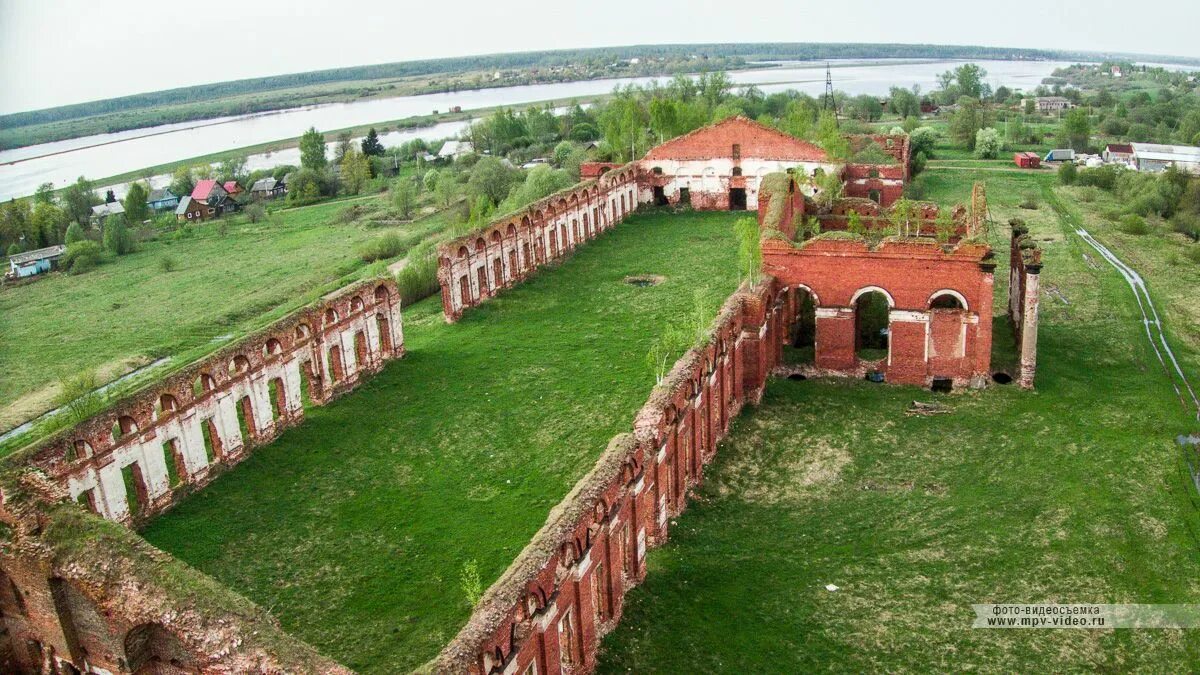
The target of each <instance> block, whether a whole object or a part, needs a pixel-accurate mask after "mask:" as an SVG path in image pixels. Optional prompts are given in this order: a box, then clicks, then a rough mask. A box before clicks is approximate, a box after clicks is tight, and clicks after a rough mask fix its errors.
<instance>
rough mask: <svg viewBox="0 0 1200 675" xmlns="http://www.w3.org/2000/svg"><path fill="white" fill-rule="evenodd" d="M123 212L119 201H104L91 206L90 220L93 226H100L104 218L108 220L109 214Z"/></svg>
mask: <svg viewBox="0 0 1200 675" xmlns="http://www.w3.org/2000/svg"><path fill="white" fill-rule="evenodd" d="M124 213H125V207H124V206H121V202H106V203H104V204H97V205H95V206H93V207H92V218H91V222H92V225H94V226H100V225H103V224H104V221H105V220H108V217H109V216H114V215H117V214H121V215H124Z"/></svg>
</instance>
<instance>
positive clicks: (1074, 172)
mask: <svg viewBox="0 0 1200 675" xmlns="http://www.w3.org/2000/svg"><path fill="white" fill-rule="evenodd" d="M1078 179H1079V169H1078V168H1077V167H1076V166H1075V162H1067V163H1066V164H1063V165H1062V166H1060V167H1058V182H1060V183H1062V184H1063V185H1074V184H1075V181H1076V180H1078Z"/></svg>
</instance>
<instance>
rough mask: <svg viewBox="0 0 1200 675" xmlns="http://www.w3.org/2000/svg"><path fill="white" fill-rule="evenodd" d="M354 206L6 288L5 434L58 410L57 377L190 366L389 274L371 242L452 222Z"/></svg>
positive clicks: (206, 227) (286, 213)
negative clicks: (379, 222)
mask: <svg viewBox="0 0 1200 675" xmlns="http://www.w3.org/2000/svg"><path fill="white" fill-rule="evenodd" d="M370 201H373V202H377V201H379V198H374V197H373V198H370ZM355 203H365V200H359V201H356V202H355ZM348 205H349V202H346V201H341V202H332V203H326V204H319V205H315V206H309V207H301V208H295V209H286V210H282V211H279V212H277V213H275V214H273V215H272V216H271V218H270V219H269V220H267V221H263V222H260V223H257V224H252V223H248V222H244V221H243V220H242V219H240V218H239V219H236V220H235V221H233V222H229V221H210V222H208V223H205V224H203V225H200V226H194V227H193V234H192V235H191V236H189V237H186V238H175V237H173V236H172V235H170V234H167V235H163V236H162V237H160V238H159V239H157V240H154V241H147V242H144V243H143V244H142V245H141V246H140V249H139V250H138V251H136V252H134V253H131V254H129V255H126V256H121V257H119V258H116V259H115V260H113V261H111V262H109V263H107V264H105V265H102V266H100V267H98V268H96V269H95V270H92V271H91V272H88V273H86V274H82V275H77V276H73V275H67V274H55V275H52V276H51V277H49V278H47V279H43V280H41V281H37V282H35V283H32V284H29V285H24V286H17V287H14V288H7V289H4V290H3V291H0V343H3V345H4V348H3V349H0V372H3V373H4V376H3V377H0V430H4V429H8V428H10V427H12V426H14V425H16V424H18V423H20V422H23V421H25V420H26V419H29V418H30V417H33V416H35V415H37V414H39V413H41V412H44V411H45V410H46V409H48V408H49V407H51V404H50V401H51V399H52V398H53V397H54V395H55V393H56V392H57V387H58V378H59V377H62V376H72V375H75V374H77V373H79V372H80V371H82V370H95V371H97V373H98V375H99V380H100V383H103V382H106V381H108V380H111V379H112V378H114V377H116V376H118V375H121V374H122V373H124V372H127V371H129V370H131V369H132V368H135V367H137V366H139V365H143V364H145V363H148V362H150V361H152V360H154V359H155V358H158V357H160V356H165V355H170V356H172V357H173V358H174V359H175V362H176V363H180V364H182V363H188V362H190V361H192V360H193V359H194V358H196V357H197V356H199V355H201V354H202V353H203V352H204V351H207V350H209V349H212V348H213V347H215V346H219V343H220V342H221V341H222V340H226V339H229V338H231V337H233V336H237V335H240V334H242V333H245V332H246V331H248V330H250V329H252V328H254V327H257V326H259V325H262V324H264V323H266V322H268V321H269V320H271V319H273V318H277V317H278V316H281V315H282V314H284V313H285V312H287V311H290V310H292V309H294V308H296V307H298V306H300V305H302V304H303V303H304V302H306V301H308V300H311V299H313V298H315V297H317V296H318V295H319V294H320V293H322V292H326V291H328V290H331V289H332V288H335V287H336V286H337V285H339V284H341V283H345V282H346V281H348V280H349V279H352V278H353V277H354V276H358V275H362V274H367V273H369V272H370V271H372V270H376V269H379V270H381V269H382V265H383V264H384V263H376V264H375V265H373V266H372V267H371V268H370V269H368V267H367V266H366V265H365V264H364V263H363V262H362V261H361V260H359V258H358V257H357V255H356V249H357V248H358V247H359V246H360V245H362V244H363V243H364V242H366V241H368V240H371V239H373V238H376V237H379V236H381V235H383V234H385V233H387V232H399V233H400V234H401V235H402V236H405V237H410V238H411V239H412V240H413V243H415V242H416V241H417V240H419V239H420V238H421V237H422V236H424V235H426V234H428V233H431V232H435V231H438V230H440V229H442V228H445V227H446V225H447V223H446V222H445V219H444V218H442V217H440V216H434V217H431V218H427V219H424V220H419V221H417V222H414V223H412V224H410V225H401V226H393V227H371V226H368V225H366V224H364V223H361V222H347V221H346V218H345V217H343V215H342V214H343V213H344V212H345V210H346V209H347V207H348ZM164 260H168V261H170V262H169V263H164ZM168 268H169V269H168ZM214 341H216V342H214Z"/></svg>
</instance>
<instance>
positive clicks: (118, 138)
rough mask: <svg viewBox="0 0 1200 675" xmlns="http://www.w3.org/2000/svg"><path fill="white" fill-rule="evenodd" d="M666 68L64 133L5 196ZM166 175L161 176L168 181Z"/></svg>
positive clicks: (4, 173)
mask: <svg viewBox="0 0 1200 675" xmlns="http://www.w3.org/2000/svg"><path fill="white" fill-rule="evenodd" d="M831 63H832V64H833V85H834V87H835V88H836V89H838V90H840V91H844V92H846V93H849V94H875V95H883V94H886V93H887V92H888V89H889V88H890V87H893V86H899V87H911V86H913V85H919V86H920V87H921V89H922V90H923V91H932V90H933V89H934V88H935V87H936V85H937V75H938V73H941V72H944V71H946V70H948V69H950V68H953V67H955V66H957V65H958V64H959V63H961V62H960V61H947V60H932V59H931V60H924V61H911V60H907V61H900V62H898V61H892V60H887V59H878V60H856V61H842V62H839V61H833V62H831ZM975 63H978V64H979V65H981V66H983V67H984V68H985V69H986V70H987V71H988V77H987V81H988V82H989V83H990V84H991V85H992V86H993V87H997V86H1000V85H1005V86H1007V87H1010V88H1023V89H1032V88H1033V87H1036V86H1037V85H1038V84H1039V83H1040V82H1041V81H1042V78H1044V77H1046V76H1048V75H1050V73H1051V72H1053V71H1054V69H1055V68H1058V67H1060V66H1064V65H1068V64H1066V63H1064V62H1056V61H976V62H975ZM729 75H730V79H732V80H733V81H734V82H735V83H736V84H739V85H751V84H753V85H755V86H757V87H758V88H759V89H761V90H762V91H764V92H766V93H773V92H777V91H784V90H786V89H796V90H798V91H803V92H807V93H809V94H813V95H819V94H821V93H822V92H824V90H825V64H824V63H813V62H781V63H779V64H778V66H777V67H771V68H762V69H753V70H740V71H732V72H730V73H729ZM668 79H669V78H665V77H658V78H655V77H639V78H625V79H607V80H588V81H582V82H563V83H557V84H535V85H524V86H518V87H503V88H496V89H478V90H473V91H459V92H452V93H440V94H424V95H420V96H400V97H395V98H384V99H371V100H366V101H356V102H352V103H331V104H323V105H315V106H306V107H301V108H291V109H287V110H279V111H274V112H269V113H256V114H252V115H239V116H233V117H224V118H216V119H211V120H200V121H193V122H181V123H177V124H164V125H160V126H155V127H148V128H145V129H133V130H129V131H122V132H118V133H113V134H97V135H94V136H87V137H82V138H74V139H70V140H65V141H56V142H54V143H44V144H41V145H34V146H29V147H24V148H17V149H14V150H6V151H3V152H0V199H9V198H10V197H22V196H25V195H29V194H32V193H33V191H34V190H35V189H36V188H37V186H38V185H40V184H42V183H47V182H49V183H53V184H54V186H55V187H56V188H60V187H64V186H65V185H67V184H68V183H70V182H72V181H74V180H75V179H76V178H77V177H79V176H81V175H83V176H88V177H92V178H96V177H103V176H112V175H116V174H120V173H125V172H129V171H136V170H138V169H141V168H144V167H150V166H156V165H159V164H166V163H168V162H175V161H178V160H183V159H188V158H191V157H199V156H202V155H207V154H211V153H214V152H221V151H223V150H229V149H233V148H240V147H247V146H251V145H258V144H261V143H268V142H272V141H279V140H283V139H288V138H294V137H296V136H299V135H300V134H301V133H303V132H304V131H305V130H306V129H308V128H309V127H316V128H317V129H321V130H329V129H341V128H346V127H353V126H359V125H364V124H371V123H381V122H386V121H391V120H398V119H403V118H407V117H415V116H418V115H428V114H430V113H431V112H433V111H434V110H438V111H442V112H446V111H449V110H450V108H451V107H453V106H461V107H462V109H463V110H464V111H469V110H479V109H482V108H490V107H495V106H506V105H507V106H511V105H522V104H528V103H533V102H538V101H549V100H554V101H559V102H562V101H565V100H570V99H572V98H578V97H584V96H594V95H597V94H605V93H608V92H611V91H612V90H613V88H614V87H616V86H618V85H626V84H648V83H649V82H652V81H659V82H665V81H667V80H668ZM467 123H468V122H465V121H457V122H445V123H442V124H437V125H434V126H430V127H425V128H421V129H413V130H406V131H395V130H393V131H391V132H384V133H381V136H382V139H381V140H382V142H383V144H384V145H385V146H392V145H398V144H400V143H402V142H404V141H406V140H409V139H412V138H426V139H436V138H445V137H448V136H453V135H455V134H457V133H458V132H460V131H461V130H462V129H463V128H464V127H465V126H466V124H467ZM297 160H298V153H297V152H296V151H295V150H294V149H293V150H291V151H287V150H285V151H281V152H277V153H274V154H273V155H255V156H251V157H250V158H249V165H250V167H251V168H267V167H271V166H276V165H279V164H294V163H296V162H297ZM161 180H162V179H161V178H160V179H158V180H156V181H154V182H155V183H161Z"/></svg>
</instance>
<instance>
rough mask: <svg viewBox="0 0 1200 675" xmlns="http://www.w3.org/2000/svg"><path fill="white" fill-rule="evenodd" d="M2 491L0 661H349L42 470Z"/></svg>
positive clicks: (80, 664)
mask: <svg viewBox="0 0 1200 675" xmlns="http://www.w3.org/2000/svg"><path fill="white" fill-rule="evenodd" d="M0 495H2V497H3V501H2V503H0V522H2V525H0V529H3V531H4V535H5V536H4V537H3V538H2V539H0V643H2V644H3V648H2V649H0V653H6V657H7V658H6V661H5V662H0V668H2V670H3V672H8V673H81V672H82V673H98V674H103V673H214V674H215V673H221V674H226V673H228V674H233V673H348V672H349V671H347V670H346V669H345V668H343V667H341V666H339V665H338V664H336V663H335V662H333V661H331V660H329V659H328V658H326V657H324V656H322V655H321V654H319V653H317V652H316V651H315V650H314V649H312V648H311V647H309V646H308V645H305V644H304V643H302V642H299V641H298V640H295V639H294V638H292V637H290V636H288V635H287V634H285V633H284V632H283V631H282V629H281V628H280V627H279V625H278V623H277V622H276V620H275V619H274V618H273V617H271V616H270V615H269V614H268V613H267V612H265V611H263V610H262V609H261V608H259V607H257V606H256V605H254V604H253V603H251V602H250V601H248V600H246V599H245V598H243V597H241V596H239V595H237V594H235V593H233V592H231V591H229V590H228V589H226V588H225V587H223V586H221V585H220V584H218V583H216V582H215V581H213V580H212V579H210V578H209V577H207V576H205V575H203V574H201V573H199V572H197V571H196V570H194V569H192V568H191V567H189V566H187V565H185V564H183V563H181V562H179V561H177V560H175V559H174V558H172V557H171V556H169V555H167V554H165V553H163V552H161V551H159V550H157V549H155V548H154V547H152V546H150V545H149V544H147V543H146V542H145V541H143V540H142V539H140V538H139V537H138V536H137V535H136V534H134V533H132V532H130V531H129V530H127V529H125V528H124V527H121V526H119V525H117V524H115V523H111V522H108V521H105V520H104V519H102V518H100V517H98V516H96V515H94V514H91V513H88V512H86V511H84V510H83V509H80V508H78V507H77V506H75V505H74V504H71V503H69V502H68V495H67V493H66V492H65V491H64V490H63V489H62V488H61V487H60V486H58V485H56V484H54V483H53V482H51V481H50V480H48V479H47V478H46V476H45V475H43V474H41V473H40V472H37V471H36V470H32V469H28V468H16V467H10V468H9V469H7V470H6V471H5V474H4V476H3V479H2V489H0Z"/></svg>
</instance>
